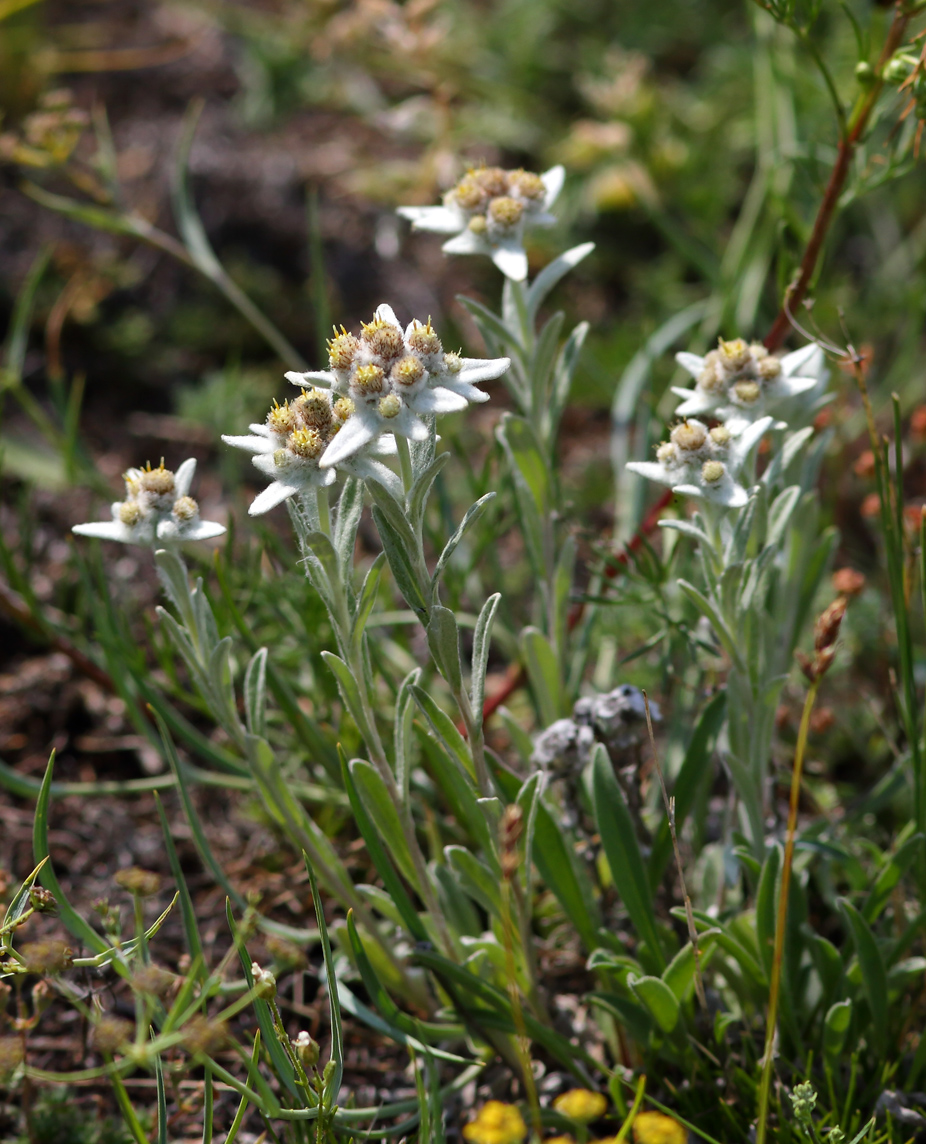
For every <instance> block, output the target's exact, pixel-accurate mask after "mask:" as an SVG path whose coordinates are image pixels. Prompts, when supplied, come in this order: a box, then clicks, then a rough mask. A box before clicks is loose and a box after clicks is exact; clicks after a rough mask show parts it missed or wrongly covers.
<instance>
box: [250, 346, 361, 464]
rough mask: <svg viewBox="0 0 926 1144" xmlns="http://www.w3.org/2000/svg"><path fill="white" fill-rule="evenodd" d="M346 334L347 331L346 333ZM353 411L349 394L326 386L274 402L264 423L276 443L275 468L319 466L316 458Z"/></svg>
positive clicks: (273, 456)
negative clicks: (342, 393) (341, 393)
mask: <svg viewBox="0 0 926 1144" xmlns="http://www.w3.org/2000/svg"><path fill="white" fill-rule="evenodd" d="M348 336H349V335H348ZM353 412H354V404H353V402H352V401H351V400H350V398H349V397H337V396H336V395H333V394H332V393H330V392H329V391H328V390H325V389H318V388H313V389H309V390H307V389H303V390H302V393H301V394H300V395H299V397H297V398H295V399H294V400H293V401H284V402H283V404H282V405H278V404H277V402H274V403H273V408H272V409H271V410H270V412H269V413H268V414H267V419H266V426H267V430H268V432H269V435H270V438H271V440H272V441H273V443H274V445H275V446H276V447H275V449H274V451H273V453H272V458H273V466H274V468H276V469H283V470H291V469H306V468H310V469H318V462H319V461H320V459H321V456H322V454H323V453H324V451H325V449H326V448H327V447H328V446H329V445H330V444H331V442H332V441H333V440H334V436H335V434H336V433H337V432H338V431H339V430H340V429H341V426H342V425H343V424H344V422H345V421H347V419H348V417H350V416H351V414H352V413H353Z"/></svg>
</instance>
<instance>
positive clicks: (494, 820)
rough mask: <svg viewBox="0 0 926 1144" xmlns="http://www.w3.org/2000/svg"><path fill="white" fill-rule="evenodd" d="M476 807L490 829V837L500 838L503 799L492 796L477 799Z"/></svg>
mask: <svg viewBox="0 0 926 1144" xmlns="http://www.w3.org/2000/svg"><path fill="white" fill-rule="evenodd" d="M476 805H477V806H478V808H479V813H480V815H481V816H482V818H484V819H485V821H486V823H487V824H488V827H489V832H490V835H491V837H492V838H493V839H497V838H498V830H499V826H500V825H501V821H502V812H503V811H504V809H505V808H504V807H503V806H502V802H501V799H499V798H496V797H495V795H492V796H491V797H489V798H477V799H476Z"/></svg>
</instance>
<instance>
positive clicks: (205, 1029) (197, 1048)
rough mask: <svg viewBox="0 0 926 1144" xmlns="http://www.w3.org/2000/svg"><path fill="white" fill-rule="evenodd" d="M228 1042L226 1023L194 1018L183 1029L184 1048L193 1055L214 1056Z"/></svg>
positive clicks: (205, 1018) (206, 1018)
mask: <svg viewBox="0 0 926 1144" xmlns="http://www.w3.org/2000/svg"><path fill="white" fill-rule="evenodd" d="M227 1041H228V1028H227V1026H226V1024H225V1022H224V1021H210V1020H209V1018H208V1017H193V1018H192V1020H190V1021H188V1022H187V1023H186V1025H184V1027H183V1047H184V1048H185V1049H186V1051H187V1052H188V1053H189V1054H190V1055H191V1056H195V1055H196V1054H197V1053H203V1054H204V1055H205V1056H207V1057H211V1056H214V1055H215V1054H216V1053H217V1052H218V1051H219V1050H220V1049H222V1048H224V1046H225V1044H226V1043H227Z"/></svg>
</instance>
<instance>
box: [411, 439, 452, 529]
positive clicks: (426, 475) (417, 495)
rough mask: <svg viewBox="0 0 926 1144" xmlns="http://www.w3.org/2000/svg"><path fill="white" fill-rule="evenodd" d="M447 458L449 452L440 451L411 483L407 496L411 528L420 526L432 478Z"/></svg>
mask: <svg viewBox="0 0 926 1144" xmlns="http://www.w3.org/2000/svg"><path fill="white" fill-rule="evenodd" d="M449 460H450V454H449V453H440V454H439V455H438V456H437V457H435V458H434V460H433V461H431V463H430V464H429V465H428V466H427V467H426V468H425V469H424V470H423V471H422V472H420V473H419V474H418V476H417V477H416V478H415V483H414V484H413V485H412V490H411V492H410V493H409V497H408V519H409V520H410V521H411V526H412V528H413V529H416V530H417V529H420V528H421V521H422V518H423V517H424V510H425V505H426V504H427V500H428V495H429V494H430V492H431V486H432V485H433V484H434V479H435V478H436V476H437V474H438V473H439V472H440V471H441V469H442V468H443V467H444V466H445V465H446V464H447V462H448V461H449Z"/></svg>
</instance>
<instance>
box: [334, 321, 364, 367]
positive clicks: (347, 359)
mask: <svg viewBox="0 0 926 1144" xmlns="http://www.w3.org/2000/svg"><path fill="white" fill-rule="evenodd" d="M359 348H360V341H359V339H358V338H355V337H354V335H353V334H349V333H348V332H347V330H345V329H344V327H343V326H342V327H341V330H340V332H338V330H337V329H335V331H334V337H333V338H331V339H330V340H329V342H328V363H329V365H330V366H331V368H332V369H350V367H351V365H352V364H353V360H354V354H355V353H356V352H357V350H358V349H359Z"/></svg>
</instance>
